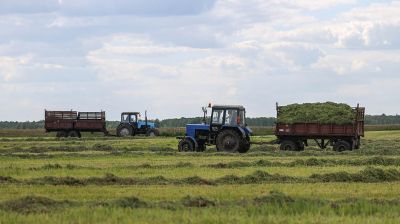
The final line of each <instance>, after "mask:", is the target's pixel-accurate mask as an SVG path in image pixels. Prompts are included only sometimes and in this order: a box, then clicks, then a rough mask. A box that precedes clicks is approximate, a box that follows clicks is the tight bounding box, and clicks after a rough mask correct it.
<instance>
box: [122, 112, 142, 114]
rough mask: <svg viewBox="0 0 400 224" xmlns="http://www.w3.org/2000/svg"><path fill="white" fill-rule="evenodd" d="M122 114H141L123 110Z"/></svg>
mask: <svg viewBox="0 0 400 224" xmlns="http://www.w3.org/2000/svg"><path fill="white" fill-rule="evenodd" d="M121 114H140V113H139V112H122V113H121Z"/></svg>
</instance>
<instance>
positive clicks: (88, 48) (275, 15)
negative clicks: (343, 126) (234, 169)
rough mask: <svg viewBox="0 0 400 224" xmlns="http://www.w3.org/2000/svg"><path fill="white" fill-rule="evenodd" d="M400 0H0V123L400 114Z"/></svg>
mask: <svg viewBox="0 0 400 224" xmlns="http://www.w3.org/2000/svg"><path fill="white" fill-rule="evenodd" d="M399 72H400V1H372V0H368V1H360V0H321V1H314V0H297V1H294V0H246V1H245V0H193V1H188V0H147V1H142V0H113V1H111V0H109V1H106V0H103V1H99V0H40V1H38V0H0V105H1V106H0V120H13V121H14V120H16V121H27V120H41V119H44V118H43V117H44V110H45V109H47V110H71V109H74V110H78V111H100V110H103V111H106V114H107V119H109V120H118V119H119V114H120V112H122V111H140V112H144V111H145V110H147V111H148V114H149V117H150V118H159V119H165V118H175V117H193V116H201V115H202V111H201V107H202V106H205V105H207V104H208V103H209V102H210V103H212V104H241V105H244V106H245V107H246V111H247V115H248V116H250V117H269V116H275V113H276V112H275V102H279V104H281V105H286V104H290V103H303V102H324V101H334V102H343V103H347V104H350V105H351V106H356V105H357V103H360V105H361V106H365V107H366V111H367V114H382V113H385V114H398V113H399V111H400V74H399Z"/></svg>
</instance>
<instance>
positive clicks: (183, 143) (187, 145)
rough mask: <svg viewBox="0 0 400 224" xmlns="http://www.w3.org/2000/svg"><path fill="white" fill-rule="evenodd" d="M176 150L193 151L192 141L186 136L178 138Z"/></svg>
mask: <svg viewBox="0 0 400 224" xmlns="http://www.w3.org/2000/svg"><path fill="white" fill-rule="evenodd" d="M178 151H179V152H193V151H194V144H193V142H192V141H191V140H190V139H187V138H184V139H182V140H180V141H179V144H178Z"/></svg>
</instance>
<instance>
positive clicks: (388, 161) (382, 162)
mask: <svg viewBox="0 0 400 224" xmlns="http://www.w3.org/2000/svg"><path fill="white" fill-rule="evenodd" d="M333 166H400V158H389V157H382V156H375V157H371V158H363V159H324V158H321V159H320V158H309V159H296V160H294V161H290V162H279V161H271V160H265V159H260V160H256V161H250V162H246V161H239V160H238V161H232V162H225V163H223V162H219V163H212V164H201V165H196V164H193V163H191V162H178V163H171V164H150V163H142V164H138V165H116V166H114V167H116V168H119V169H134V170H136V169H174V168H194V167H206V168H214V169H232V168H244V167H333ZM3 169H18V170H24V169H25V170H31V171H46V170H57V169H67V170H77V169H89V170H102V169H105V168H104V167H94V166H83V165H75V164H65V165H62V164H59V163H48V164H45V165H42V166H38V167H27V168H21V167H18V166H15V165H14V164H13V165H10V166H8V167H4V168H3Z"/></svg>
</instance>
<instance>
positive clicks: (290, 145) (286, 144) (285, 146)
mask: <svg viewBox="0 0 400 224" xmlns="http://www.w3.org/2000/svg"><path fill="white" fill-rule="evenodd" d="M280 149H281V150H282V151H297V150H298V148H297V144H296V142H294V141H292V140H284V141H282V142H281V146H280Z"/></svg>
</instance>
